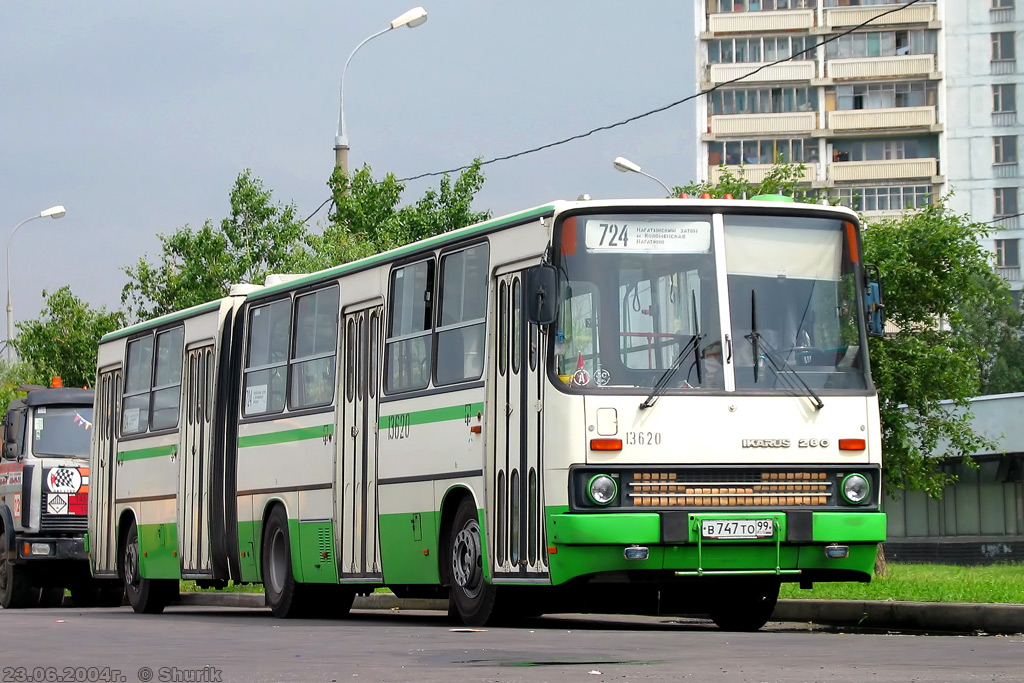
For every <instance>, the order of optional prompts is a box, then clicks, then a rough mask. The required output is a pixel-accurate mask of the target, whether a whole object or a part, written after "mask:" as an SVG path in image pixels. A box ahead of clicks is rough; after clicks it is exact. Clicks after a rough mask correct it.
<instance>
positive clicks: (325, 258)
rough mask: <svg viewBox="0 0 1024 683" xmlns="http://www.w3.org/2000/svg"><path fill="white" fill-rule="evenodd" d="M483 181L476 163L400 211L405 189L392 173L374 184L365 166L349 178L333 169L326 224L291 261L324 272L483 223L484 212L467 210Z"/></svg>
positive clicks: (446, 178)
mask: <svg viewBox="0 0 1024 683" xmlns="http://www.w3.org/2000/svg"><path fill="white" fill-rule="evenodd" d="M483 182H484V176H483V174H482V173H481V172H480V160H479V159H477V160H476V161H474V163H473V165H472V166H471V167H470V168H468V169H466V170H465V171H463V172H462V173H461V174H459V177H458V178H456V179H455V181H454V182H453V181H452V180H451V178H450V177H449V176H448V175H445V176H443V177H442V179H441V182H440V185H439V187H438V189H436V190H435V189H429V190H427V191H426V193H425V194H424V195H423V197H421V198H420V199H419V200H418V201H417V202H416V203H415V204H412V205H409V206H402V207H399V205H398V203H399V201H400V200H401V197H402V192H403V191H404V190H405V186H404V185H403V184H402V183H400V182H398V180H396V179H395V176H394V175H393V174H391V173H388V174H386V175H385V176H384V177H383V178H382V179H381V180H375V179H374V178H373V173H372V170H371V169H370V167H369V166H363V167H362V168H361V169H359V170H358V171H356V172H355V173H354V174H352V175H351V176H347V175H345V174H344V173H343V172H342V171H341V170H340V169H335V172H334V174H333V175H332V176H331V179H330V181H329V182H328V185H329V186H330V188H331V193H332V196H333V198H334V210H333V211H332V212H331V215H330V224H329V225H328V226H327V227H326V228H324V232H323V234H322V235H311V236H310V237H309V239H308V240H307V250H306V251H305V253H304V254H302V255H301V256H300V257H298V258H297V259H296V260H295V263H296V264H298V265H301V266H302V270H318V269H321V268H329V267H331V266H335V265H338V264H341V263H347V262H349V261H354V260H356V259H359V258H363V257H365V256H370V255H372V254H377V253H380V252H383V251H387V250H389V249H394V248H396V247H399V246H402V245H403V244H408V243H409V242H414V241H416V240H421V239H425V238H427V237H432V236H434V235H439V234H442V233H445V232H449V231H451V230H455V229H457V228H461V227H465V226H467V225H472V224H473V223H478V222H480V221H483V220H486V219H487V218H489V217H490V213H489V212H480V211H474V210H473V208H472V202H473V197H474V196H475V195H476V193H477V192H478V191H479V190H480V188H481V187H482V186H483Z"/></svg>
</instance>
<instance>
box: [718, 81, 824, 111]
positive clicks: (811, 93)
mask: <svg viewBox="0 0 1024 683" xmlns="http://www.w3.org/2000/svg"><path fill="white" fill-rule="evenodd" d="M708 102H709V103H710V108H711V115H712V116H717V115H719V114H781V113H784V112H795V111H816V110H817V109H818V94H817V88H809V87H806V86H786V87H781V88H742V89H736V90H716V91H714V92H713V93H711V95H710V96H709V98H708Z"/></svg>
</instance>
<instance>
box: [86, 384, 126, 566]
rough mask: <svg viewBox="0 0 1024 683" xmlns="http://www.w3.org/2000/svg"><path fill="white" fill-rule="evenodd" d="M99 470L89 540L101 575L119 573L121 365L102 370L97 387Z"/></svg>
mask: <svg viewBox="0 0 1024 683" xmlns="http://www.w3.org/2000/svg"><path fill="white" fill-rule="evenodd" d="M96 398H97V399H98V400H97V401H96V408H97V409H96V413H95V415H94V416H93V422H94V423H95V426H94V429H95V430H96V433H95V438H96V444H95V446H94V447H95V448H96V455H97V458H96V459H97V469H96V471H94V472H92V473H91V476H90V484H89V507H90V512H89V514H90V515H93V516H94V519H95V522H94V523H93V525H92V528H93V529H95V534H94V535H92V536H91V537H90V539H89V541H90V545H91V552H92V558H93V569H94V570H95V573H96V575H97V576H103V575H108V576H110V575H116V574H117V528H116V524H117V518H116V510H115V509H114V505H115V500H114V499H115V496H114V491H115V488H114V480H115V479H116V474H117V434H116V430H117V423H118V419H119V418H120V415H121V405H120V403H121V368H117V369H114V370H109V371H105V372H101V373H100V376H99V382H98V384H97V386H96Z"/></svg>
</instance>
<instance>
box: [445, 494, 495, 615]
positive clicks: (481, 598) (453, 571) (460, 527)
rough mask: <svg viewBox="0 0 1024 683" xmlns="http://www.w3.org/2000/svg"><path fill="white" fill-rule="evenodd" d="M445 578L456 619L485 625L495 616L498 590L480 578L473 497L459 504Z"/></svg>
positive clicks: (480, 554)
mask: <svg viewBox="0 0 1024 683" xmlns="http://www.w3.org/2000/svg"><path fill="white" fill-rule="evenodd" d="M448 577H449V579H450V583H451V598H452V602H453V603H454V605H455V611H456V612H457V613H458V615H459V618H460V619H462V621H463V623H465V624H466V625H467V626H485V625H486V624H488V623H490V622H491V620H492V619H494V618H495V617H496V616H497V610H496V609H495V607H496V603H497V595H498V590H497V588H496V587H495V586H494V584H492V583H488V582H487V581H486V579H485V578H484V557H483V543H482V541H481V533H480V520H479V518H478V517H477V511H476V506H475V505H474V504H473V499H472V498H469V497H466V498H463V499H462V501H461V502H460V503H459V507H458V510H456V512H455V519H454V521H453V522H452V527H451V538H450V541H449V543H448Z"/></svg>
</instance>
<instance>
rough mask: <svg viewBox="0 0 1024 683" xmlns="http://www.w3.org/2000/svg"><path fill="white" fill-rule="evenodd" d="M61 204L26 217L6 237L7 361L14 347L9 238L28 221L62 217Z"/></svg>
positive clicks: (11, 238) (10, 357)
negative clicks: (36, 214)
mask: <svg viewBox="0 0 1024 683" xmlns="http://www.w3.org/2000/svg"><path fill="white" fill-rule="evenodd" d="M66 213H67V211H65V209H64V207H63V206H60V205H59V204H58V205H57V206H51V207H50V208H49V209H46V210H45V211H40V212H39V215H38V216H31V217H30V218H26V219H25V220H23V221H22V222H20V223H18V224H17V225H16V226H14V230H11V236H10V237H8V238H7V361H8V362H10V361H12V360H13V353H14V350H13V349H14V347H13V345H12V343H11V342H12V341H13V340H14V309H13V308H12V307H11V240H13V239H14V233H16V232H18V228H20V227H21V226H23V225H25V224H26V223H28V222H29V221H34V220H35V219H37V218H63V217H64V214H66Z"/></svg>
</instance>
